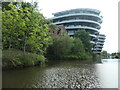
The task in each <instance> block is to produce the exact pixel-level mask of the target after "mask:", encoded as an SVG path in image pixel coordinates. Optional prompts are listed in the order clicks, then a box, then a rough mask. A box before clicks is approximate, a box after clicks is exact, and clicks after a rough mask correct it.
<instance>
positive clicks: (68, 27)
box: [65, 25, 98, 32]
mask: <svg viewBox="0 0 120 90" xmlns="http://www.w3.org/2000/svg"><path fill="white" fill-rule="evenodd" d="M65 29H90V30H94V31H97V32H98V29H96V28H93V27H88V26H81V25H76V26H75V25H69V26H65Z"/></svg>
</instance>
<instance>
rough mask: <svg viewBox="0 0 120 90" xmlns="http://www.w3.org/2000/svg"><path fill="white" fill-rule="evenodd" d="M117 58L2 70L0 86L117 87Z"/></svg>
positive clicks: (53, 63)
mask: <svg viewBox="0 0 120 90" xmlns="http://www.w3.org/2000/svg"><path fill="white" fill-rule="evenodd" d="M118 61H119V60H117V59H103V60H102V63H98V64H80V61H54V62H51V63H48V64H46V65H43V66H41V67H40V66H38V67H30V68H24V69H16V70H9V71H3V73H2V74H3V84H2V85H3V88H118Z"/></svg>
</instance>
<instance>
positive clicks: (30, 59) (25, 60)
mask: <svg viewBox="0 0 120 90" xmlns="http://www.w3.org/2000/svg"><path fill="white" fill-rule="evenodd" d="M45 61H46V58H45V57H44V56H43V55H38V54H35V53H29V52H25V53H24V52H23V51H20V50H15V49H10V50H3V51H2V62H3V63H2V66H3V68H12V67H25V66H34V65H38V64H41V63H42V62H45Z"/></svg>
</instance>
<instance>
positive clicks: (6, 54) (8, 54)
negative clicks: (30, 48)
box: [2, 49, 94, 70]
mask: <svg viewBox="0 0 120 90" xmlns="http://www.w3.org/2000/svg"><path fill="white" fill-rule="evenodd" d="M47 61H48V62H52V63H53V62H56V61H57V62H59V61H62V62H63V61H74V60H73V59H64V60H47V59H46V58H45V57H44V56H43V55H38V54H35V53H29V52H23V51H20V50H16V49H10V50H3V51H2V68H3V70H5V69H15V68H24V67H31V66H37V65H41V64H43V63H46V62H47ZM78 61H81V64H92V63H94V61H93V60H92V59H80V60H78Z"/></svg>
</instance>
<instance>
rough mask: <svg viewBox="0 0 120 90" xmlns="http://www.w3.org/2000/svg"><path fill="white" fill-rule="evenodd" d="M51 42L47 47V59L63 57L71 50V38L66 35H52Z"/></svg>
mask: <svg viewBox="0 0 120 90" xmlns="http://www.w3.org/2000/svg"><path fill="white" fill-rule="evenodd" d="M53 39H54V40H53V44H52V45H50V46H49V47H48V49H47V56H48V58H49V59H63V58H64V56H66V55H68V54H69V53H70V51H71V47H72V40H71V38H70V37H69V36H68V35H64V36H62V37H60V36H58V37H54V38H53Z"/></svg>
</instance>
